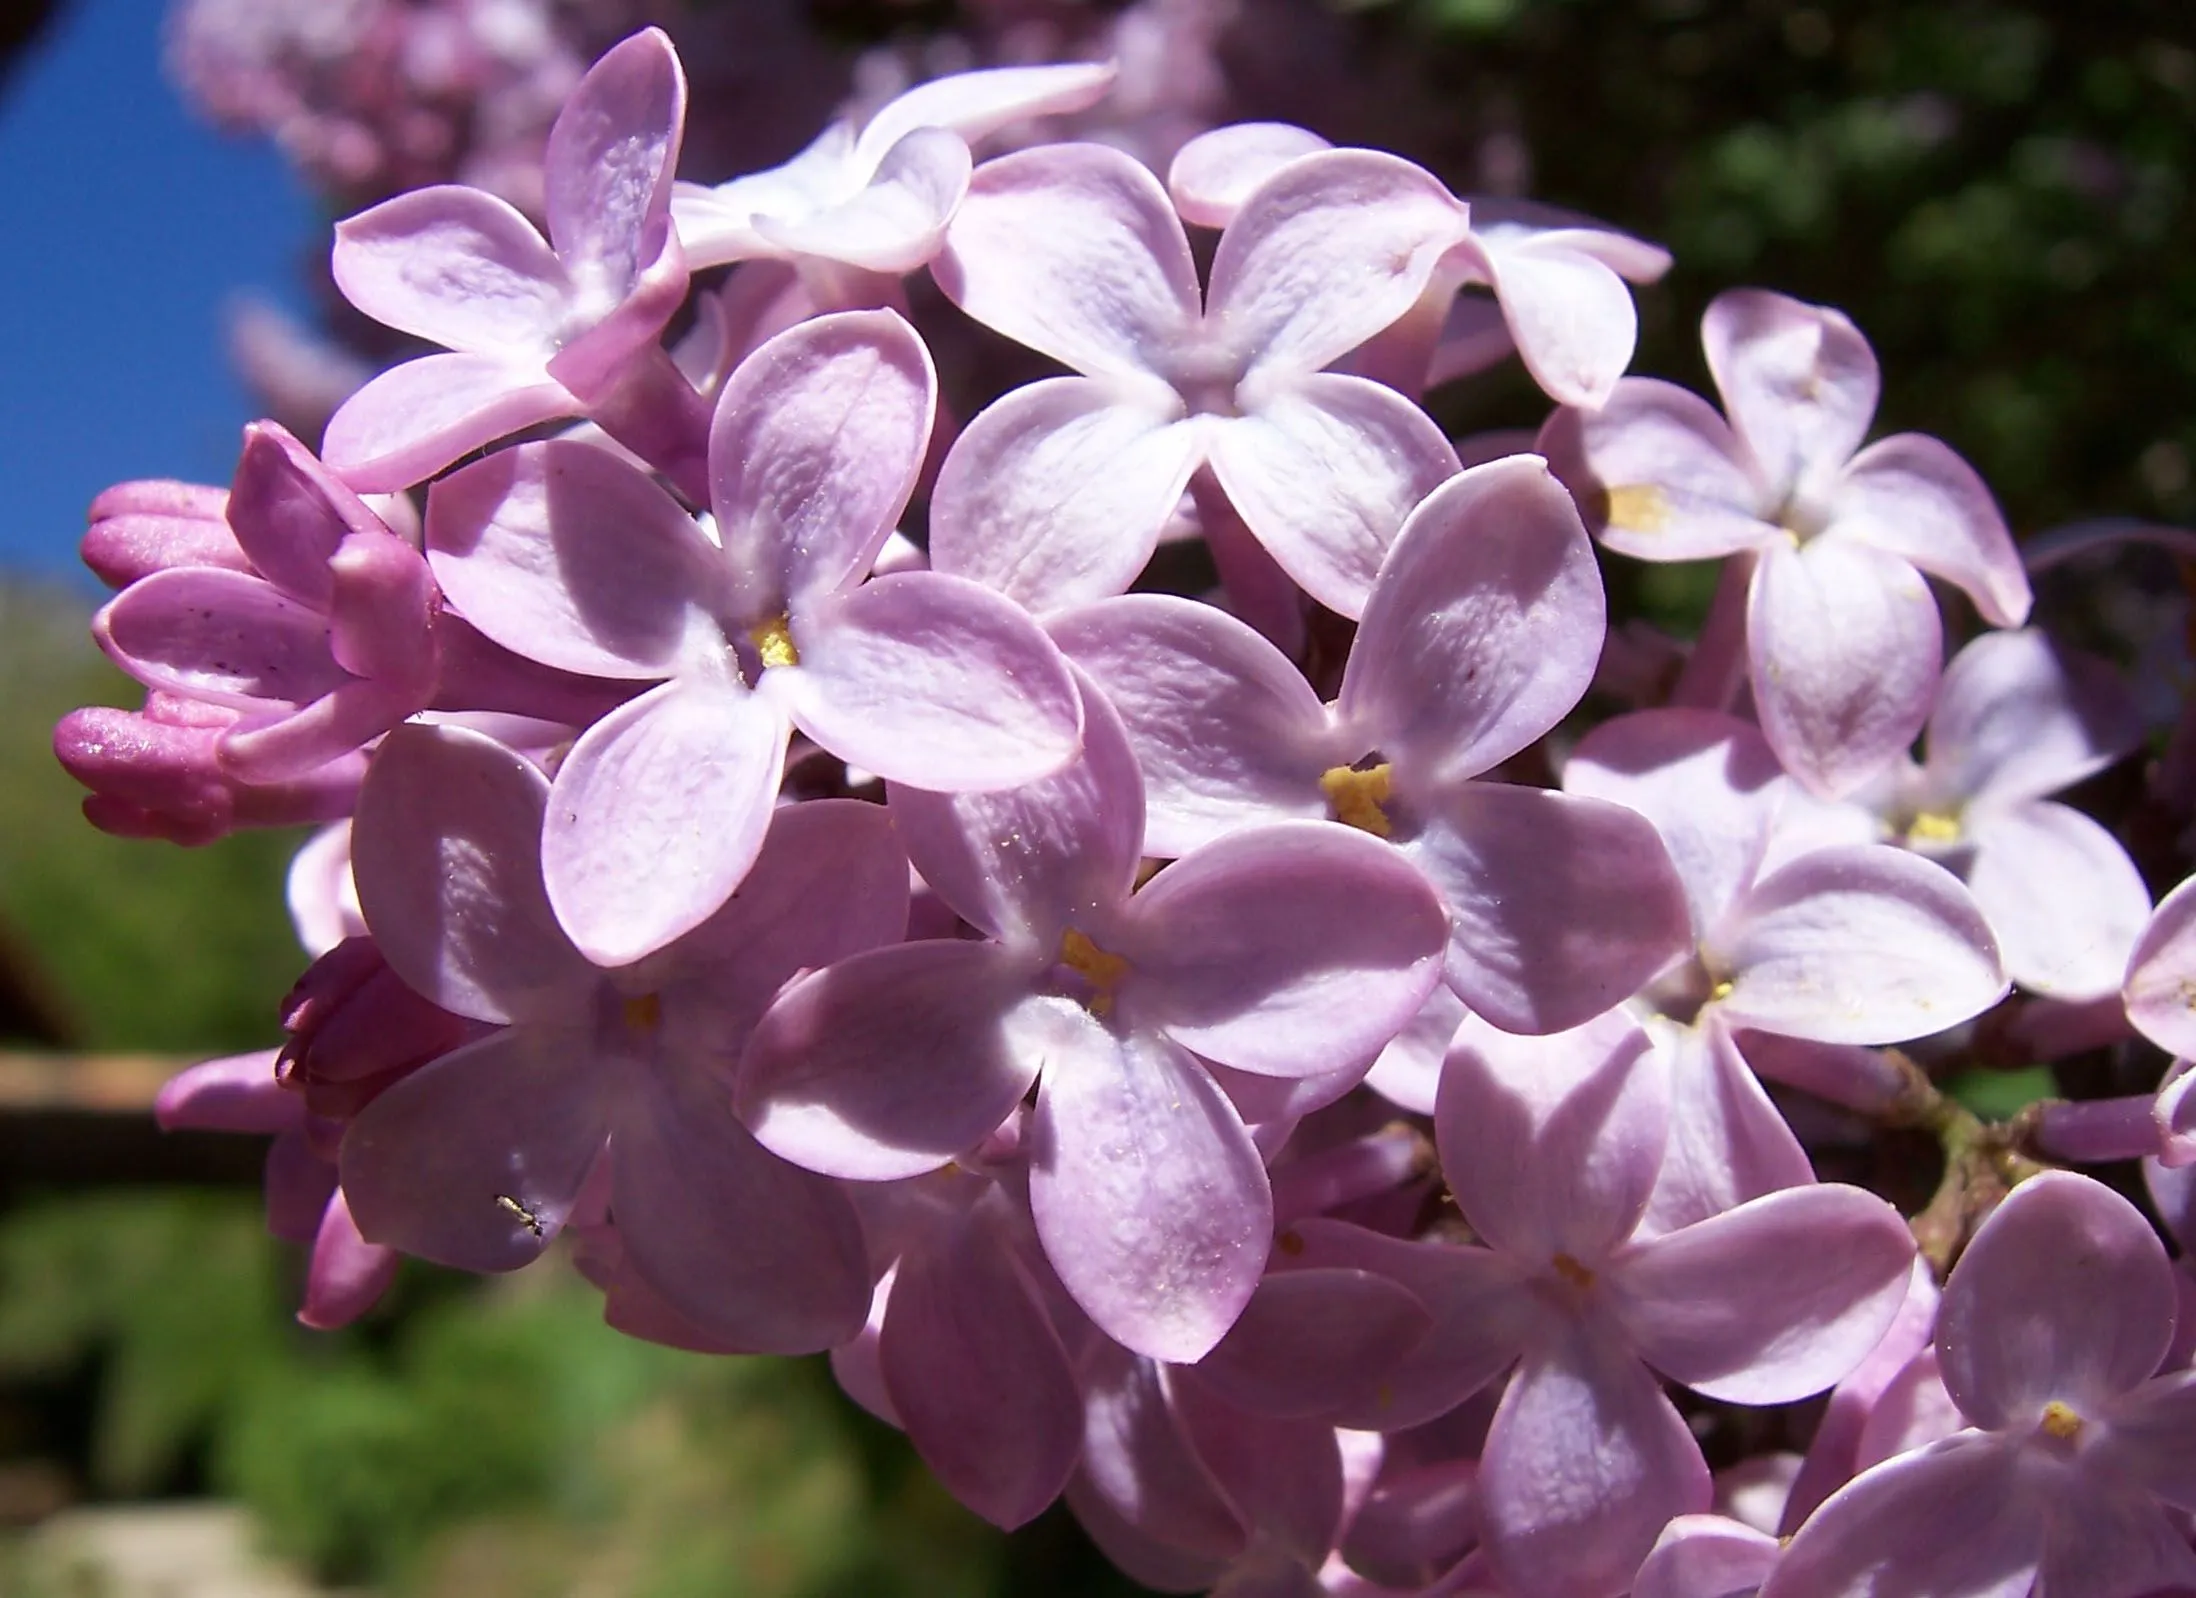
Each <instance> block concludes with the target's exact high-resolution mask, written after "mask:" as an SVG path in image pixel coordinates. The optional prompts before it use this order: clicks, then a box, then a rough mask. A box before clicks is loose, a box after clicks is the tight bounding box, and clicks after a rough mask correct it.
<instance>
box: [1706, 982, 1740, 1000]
mask: <svg viewBox="0 0 2196 1598" xmlns="http://www.w3.org/2000/svg"><path fill="white" fill-rule="evenodd" d="M1737 986H1738V984H1737V983H1736V982H1733V981H1732V980H1730V978H1728V977H1726V978H1725V979H1724V980H1723V981H1721V982H1718V983H1717V984H1716V985H1715V986H1714V987H1712V988H1710V989H1709V990H1708V1002H1709V1003H1710V1004H1714V1003H1715V1002H1716V1001H1717V1000H1718V999H1728V998H1729V997H1730V996H1731V990H1732V989H1733V988H1735V987H1737Z"/></svg>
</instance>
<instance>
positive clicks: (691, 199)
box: [671, 64, 1114, 311]
mask: <svg viewBox="0 0 2196 1598" xmlns="http://www.w3.org/2000/svg"><path fill="white" fill-rule="evenodd" d="M1113 75H1114V73H1113V68H1112V67H1111V66H1107V65H1101V64H1091V65H1082V64H1075V65H1068V66H1051V67H1003V68H998V69H994V70H991V71H984V72H958V73H954V74H951V75H950V76H947V77H942V78H935V79H933V80H931V81H930V82H928V83H924V84H920V85H918V86H916V87H915V88H912V89H909V90H908V91H907V92H906V93H904V94H901V95H899V96H897V97H896V98H894V99H893V100H891V101H889V102H888V103H886V104H885V105H883V106H881V107H879V108H878V109H877V111H876V112H875V113H874V114H872V115H871V116H869V117H868V118H867V119H865V121H864V123H863V125H862V126H861V127H859V128H857V127H856V126H855V125H854V124H853V123H852V122H848V121H839V122H834V123H832V124H831V126H830V127H828V128H826V129H825V130H824V132H823V134H822V135H821V136H820V137H819V138H818V139H817V140H816V141H815V142H814V143H813V144H811V145H809V146H808V148H807V149H805V150H803V151H802V152H801V153H800V154H799V155H796V156H795V157H793V159H792V160H790V161H788V162H786V163H785V164H784V165H783V166H779V167H773V168H772V169H770V170H769V171H767V172H756V173H751V174H749V175H748V176H745V177H739V178H734V179H733V180H732V181H731V182H729V183H720V184H718V185H716V186H715V187H714V188H711V187H709V186H707V185H704V184H699V183H681V184H679V185H678V186H677V187H676V188H675V189H674V190H673V191H672V197H671V219H672V222H673V224H674V225H675V226H676V227H677V229H678V234H679V242H680V244H681V245H682V246H683V247H684V249H685V251H686V258H687V262H688V264H689V265H691V266H692V267H693V268H694V269H695V270H697V271H698V270H700V269H701V268H703V267H709V266H721V265H723V264H725V263H726V262H730V261H750V260H769V261H783V262H786V263H788V264H790V265H791V266H792V267H793V268H794V270H795V271H796V272H797V273H798V274H799V276H800V278H801V280H802V284H803V287H804V289H805V290H806V294H807V298H808V300H809V302H810V304H811V305H812V307H813V308H814V309H816V310H819V311H832V310H855V309H861V308H865V307H868V306H872V305H880V304H884V303H887V302H888V300H889V299H890V298H891V297H892V295H893V294H894V292H895V290H896V285H897V282H898V279H900V278H901V277H904V276H905V275H906V274H908V273H910V272H914V271H919V270H920V269H921V268H923V267H925V266H927V265H929V264H930V261H931V259H932V258H933V257H934V256H936V255H937V253H938V251H939V250H940V249H942V248H943V247H944V245H945V231H946V224H947V223H948V222H950V221H951V220H952V219H953V213H954V211H955V209H956V208H957V207H958V206H959V205H960V203H961V196H962V195H963V194H964V193H966V192H967V189H968V179H969V172H970V169H971V161H970V156H969V146H970V145H972V144H975V143H978V142H980V141H981V140H982V139H983V138H984V137H985V136H986V135H987V134H989V133H992V132H994V131H996V130H997V129H999V128H1002V127H1005V126H1007V125H1008V124H1010V123H1014V122H1019V121H1022V120H1024V119H1025V118H1029V117H1035V116H1044V115H1048V114H1052V113H1056V112H1063V111H1079V110H1082V109H1083V108H1084V107H1086V106H1088V105H1090V104H1091V103H1092V102H1094V101H1095V100H1097V99H1099V98H1100V97H1101V96H1103V95H1104V94H1105V92H1106V90H1107V88H1108V87H1109V86H1110V85H1111V84H1112V82H1113Z"/></svg>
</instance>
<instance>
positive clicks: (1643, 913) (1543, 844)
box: [1404, 782, 1687, 1032]
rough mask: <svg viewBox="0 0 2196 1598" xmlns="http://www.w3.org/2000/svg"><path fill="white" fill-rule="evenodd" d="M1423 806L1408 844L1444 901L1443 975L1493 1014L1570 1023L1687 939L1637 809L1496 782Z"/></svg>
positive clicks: (1506, 1021) (1639, 980) (1522, 1022)
mask: <svg viewBox="0 0 2196 1598" xmlns="http://www.w3.org/2000/svg"><path fill="white" fill-rule="evenodd" d="M1436 807H1438V808H1436ZM1428 809H1429V810H1430V811H1431V814H1429V816H1428V819H1427V822H1426V825H1425V830H1424V831H1422V832H1421V833H1420V834H1419V835H1418V837H1417V838H1416V839H1414V840H1412V841H1411V843H1410V844H1409V845H1408V846H1407V847H1406V849H1405V851H1404V852H1405V853H1406V854H1407V855H1408V856H1409V857H1410V860H1411V863H1412V864H1413V865H1415V866H1417V867H1418V869H1419V870H1421V871H1423V872H1424V873H1425V874H1426V877H1427V880H1428V881H1430V882H1432V883H1433V885H1434V887H1435V889H1436V890H1437V891H1438V892H1439V893H1440V895H1441V901H1442V903H1443V905H1444V906H1446V907H1447V909H1448V912H1449V953H1448V959H1447V966H1446V974H1447V978H1448V983H1449V986H1450V987H1452V988H1454V989H1455V990H1456V993H1457V997H1459V998H1461V999H1462V1000H1463V1001H1464V1002H1465V1003H1466V1004H1468V1005H1470V1006H1471V1008H1472V1009H1473V1010H1475V1011H1477V1012H1478V1013H1479V1014H1480V1015H1483V1016H1485V1017H1486V1018H1487V1019H1488V1020H1490V1021H1492V1022H1494V1023H1495V1024H1496V1025H1497V1026H1501V1027H1504V1028H1507V1029H1509V1030H1512V1031H1518V1032H1556V1031H1561V1030H1562V1029H1563V1028H1565V1027H1570V1026H1576V1025H1578V1024H1579V1023H1581V1022H1583V1021H1585V1020H1586V1019H1587V1018H1589V1017H1591V1016H1594V1015H1598V1014H1600V1013H1601V1012H1602V1011H1603V1010H1606V1009H1608V1008H1609V1007H1610V1006H1611V1005H1613V1004H1619V1003H1621V1002H1623V1000H1625V999H1627V998H1629V997H1630V996H1631V995H1632V994H1634V993H1636V992H1638V991H1639V989H1640V988H1641V987H1642V986H1643V985H1644V984H1645V983H1646V982H1647V980H1648V979H1649V978H1650V977H1652V976H1653V975H1654V974H1655V973H1656V972H1657V971H1659V970H1661V969H1662V968H1663V967H1664V966H1665V965H1667V964H1669V962H1670V960H1671V958H1672V957H1673V956H1675V955H1676V954H1677V953H1678V951H1679V950H1680V949H1682V948H1683V947H1684V946H1685V941H1686V934H1687V925H1686V914H1685V895H1684V890H1683V889H1682V887H1681V886H1680V885H1679V883H1678V880H1677V874H1676V872H1675V871H1674V870H1673V869H1672V868H1671V865H1670V859H1669V855H1668V854H1667V853H1666V852H1665V851H1664V849H1663V847H1662V841H1661V839H1660V838H1658V837H1657V836H1656V835H1655V830H1654V827H1653V826H1652V824H1650V823H1649V822H1648V821H1647V819H1646V818H1645V817H1644V816H1640V815H1638V814H1636V813H1635V812H1633V811H1630V810H1626V809H1624V808H1623V807H1622V806H1620V805H1613V804H1606V803H1604V802H1602V801H1601V800H1598V799H1581V798H1577V797H1575V796H1573V795H1571V794H1562V793H1551V792H1549V791H1548V790H1546V789H1544V788H1519V787H1511V786H1509V785H1507V784H1504V783H1496V782H1467V783H1460V784H1458V785H1457V786H1456V787H1454V788H1451V789H1448V790H1447V791H1445V792H1442V793H1438V794H1436V795H1434V796H1432V801H1431V803H1430V804H1429V805H1428Z"/></svg>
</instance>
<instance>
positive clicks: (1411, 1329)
mask: <svg viewBox="0 0 2196 1598" xmlns="http://www.w3.org/2000/svg"><path fill="white" fill-rule="evenodd" d="M1433 1324H1434V1322H1433V1316H1432V1315H1431V1314H1429V1313H1428V1312H1427V1310H1426V1307H1425V1306H1424V1305H1423V1304H1421V1303H1419V1301H1418V1299H1417V1297H1416V1296H1415V1295H1414V1294H1412V1293H1411V1292H1410V1290H1409V1289H1407V1288H1405V1287H1403V1286H1401V1285H1400V1284H1398V1283H1396V1282H1394V1281H1391V1280H1389V1279H1388V1278H1387V1277H1384V1276H1379V1275H1375V1274H1374V1273H1373V1272H1371V1271H1361V1270H1337V1269H1332V1268H1328V1269H1317V1268H1312V1269H1295V1270H1286V1271H1281V1272H1278V1273H1270V1274H1268V1275H1267V1277H1266V1278H1265V1280H1263V1281H1262V1282H1260V1283H1259V1284H1258V1290H1257V1291H1256V1292H1255V1293H1253V1294H1252V1295H1251V1298H1250V1302H1249V1303H1248V1304H1246V1305H1245V1306H1244V1308H1243V1314H1242V1316H1241V1318H1239V1319H1238V1320H1237V1321H1236V1323H1235V1325H1234V1326H1233V1327H1232V1328H1230V1329H1229V1332H1228V1335H1227V1336H1225V1337H1223V1338H1222V1339H1221V1340H1220V1342H1219V1344H1218V1345H1217V1346H1216V1347H1215V1348H1214V1349H1213V1351H1212V1352H1211V1353H1210V1354H1207V1355H1206V1356H1205V1357H1204V1358H1203V1359H1202V1360H1200V1361H1198V1362H1197V1363H1196V1364H1195V1365H1191V1366H1187V1367H1185V1371H1186V1374H1187V1377H1188V1379H1191V1380H1194V1381H1196V1382H1197V1383H1199V1384H1201V1385H1203V1386H1205V1387H1207V1388H1209V1389H1211V1391H1212V1392H1213V1393H1215V1394H1217V1395H1218V1396H1219V1397H1220V1398H1222V1399H1224V1400H1226V1401H1227V1402H1228V1403H1230V1404H1232V1405H1234V1406H1235V1407H1236V1408H1238V1409H1242V1410H1248V1411H1250V1412H1251V1413H1253V1414H1258V1415H1270V1416H1274V1417H1275V1418H1277V1419H1283V1420H1287V1419H1308V1418H1310V1417H1313V1416H1318V1415H1329V1414H1332V1413H1333V1412H1334V1411H1336V1410H1338V1409H1341V1408H1343V1407H1344V1406H1346V1405H1352V1404H1362V1403H1365V1402H1368V1401H1371V1400H1373V1399H1374V1398H1376V1397H1377V1396H1378V1390H1379V1387H1380V1385H1381V1383H1382V1382H1384V1381H1385V1380H1386V1379H1387V1377H1388V1374H1389V1371H1390V1369H1391V1368H1392V1367H1393V1366H1394V1365H1395V1364H1396V1363H1397V1362H1398V1361H1399V1360H1401V1359H1402V1358H1403V1356H1404V1355H1406V1354H1408V1353H1409V1352H1410V1351H1411V1350H1412V1349H1413V1348H1415V1347H1417V1346H1418V1344H1419V1343H1420V1342H1421V1341H1422V1340H1423V1339H1424V1338H1425V1336H1426V1334H1427V1332H1428V1331H1430V1330H1431V1329H1432V1327H1433Z"/></svg>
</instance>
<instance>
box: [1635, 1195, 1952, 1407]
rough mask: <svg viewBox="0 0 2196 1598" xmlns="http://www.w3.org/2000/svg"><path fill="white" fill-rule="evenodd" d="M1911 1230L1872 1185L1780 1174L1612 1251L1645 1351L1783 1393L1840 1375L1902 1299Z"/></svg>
mask: <svg viewBox="0 0 2196 1598" xmlns="http://www.w3.org/2000/svg"><path fill="white" fill-rule="evenodd" d="M1913 1265H1914V1238H1913V1235H1912V1234H1911V1233H1909V1232H1908V1231H1907V1229H1906V1223H1905V1222H1904V1221H1903V1220H1901V1219H1900V1218H1899V1213H1898V1211H1896V1210H1894V1209H1893V1208H1891V1206H1890V1205H1888V1204H1886V1203H1884V1201H1883V1200H1882V1199H1880V1198H1877V1197H1876V1196H1875V1194H1873V1193H1868V1192H1864V1191H1862V1190H1861V1189H1860V1188H1857V1187H1846V1186H1843V1185H1840V1184H1836V1183H1829V1184H1824V1185H1821V1186H1813V1185H1810V1186H1807V1187H1793V1188H1786V1189H1784V1190H1783V1191H1782V1192H1777V1193H1770V1194H1767V1195H1765V1196H1764V1197H1761V1198H1758V1199H1754V1200H1751V1201H1750V1202H1748V1203H1745V1204H1742V1205H1740V1206H1739V1207H1738V1208H1737V1209H1734V1210H1727V1211H1725V1212H1724V1213H1723V1214H1721V1215H1717V1216H1714V1217H1712V1218H1710V1219H1708V1220H1705V1221H1701V1222H1698V1223H1697V1224H1695V1225H1692V1226H1687V1227H1683V1228H1681V1229H1679V1230H1678V1231H1675V1232H1667V1233H1664V1234H1663V1235H1662V1236H1660V1237H1655V1238H1647V1239H1642V1240H1638V1241H1635V1242H1634V1243H1632V1245H1631V1246H1630V1247H1628V1248H1626V1249H1624V1250H1623V1251H1622V1252H1621V1253H1619V1254H1618V1255H1617V1256H1616V1257H1615V1258H1613V1259H1611V1260H1610V1261H1609V1263H1608V1268H1607V1276H1608V1283H1609V1289H1610V1294H1611V1297H1612V1299H1613V1300H1614V1301H1615V1303H1616V1306H1617V1308H1616V1313H1617V1315H1618V1316H1619V1317H1620V1318H1621V1320H1622V1322H1623V1325H1624V1330H1625V1333H1626V1335H1627V1336H1628V1337H1629V1338H1630V1339H1631V1343H1632V1346H1633V1347H1634V1348H1635V1349H1637V1350H1638V1351H1639V1357H1640V1358H1641V1359H1643V1360H1645V1361H1647V1363H1648V1364H1650V1365H1652V1366H1654V1368H1655V1369H1656V1370H1659V1371H1661V1372H1662V1373H1663V1374H1664V1375H1665V1376H1669V1377H1672V1378H1674V1379H1675V1380H1677V1381H1680V1382H1683V1383H1684V1384H1685V1385H1686V1386H1688V1387H1690V1388H1692V1389H1693V1390H1694V1391H1696V1392H1699V1393H1703V1394H1705V1395H1707V1396H1708V1397H1710V1398H1720V1399H1722V1400H1724V1401H1725V1402H1727V1403H1733V1404H1787V1403H1791V1402H1792V1401H1793V1400H1795V1399H1800V1398H1805V1397H1808V1396H1809V1395H1810V1394H1814V1393H1819V1392H1821V1391H1823V1390H1824V1389H1825V1388H1827V1387H1829V1386H1831V1385H1832V1384H1833V1383H1835V1382H1837V1381H1839V1380H1840V1379H1842V1378H1843V1377H1844V1376H1846V1375H1847V1374H1848V1373H1849V1372H1851V1371H1852V1369H1853V1367H1854V1366H1856V1365H1858V1364H1859V1363H1860V1362H1861V1361H1862V1360H1863V1359H1865V1358H1866V1357H1867V1356H1868V1353H1869V1351H1870V1350H1871V1349H1873V1348H1874V1347H1875V1346H1876V1344H1877V1343H1878V1342H1880V1341H1882V1338H1883V1334H1884V1332H1885V1330H1886V1329H1887V1328H1889V1326H1890V1324H1891V1321H1892V1317H1894V1316H1895V1315H1897V1314H1898V1311H1899V1306H1900V1305H1901V1304H1902V1303H1904V1302H1905V1299H1906V1289H1907V1281H1908V1278H1909V1277H1910V1276H1911V1275H1912V1273H1913Z"/></svg>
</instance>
